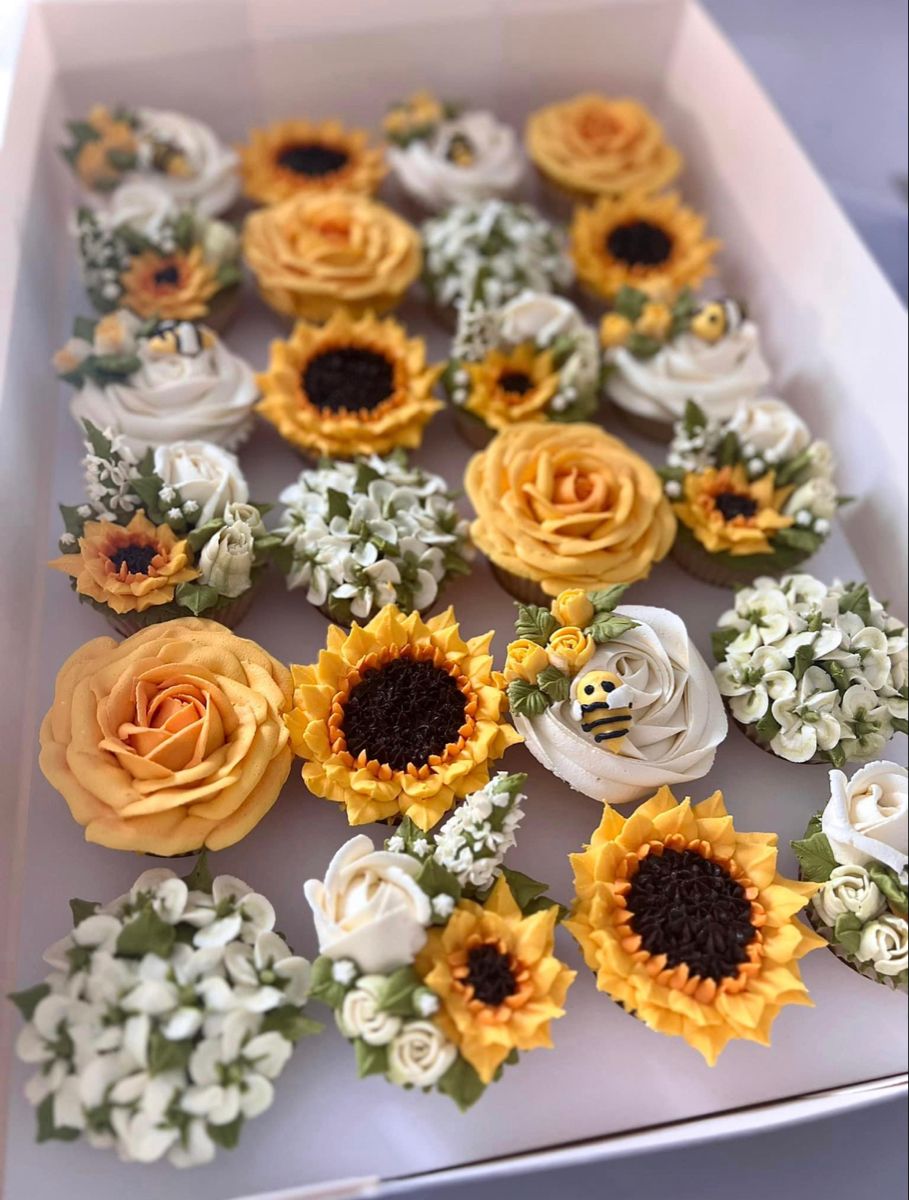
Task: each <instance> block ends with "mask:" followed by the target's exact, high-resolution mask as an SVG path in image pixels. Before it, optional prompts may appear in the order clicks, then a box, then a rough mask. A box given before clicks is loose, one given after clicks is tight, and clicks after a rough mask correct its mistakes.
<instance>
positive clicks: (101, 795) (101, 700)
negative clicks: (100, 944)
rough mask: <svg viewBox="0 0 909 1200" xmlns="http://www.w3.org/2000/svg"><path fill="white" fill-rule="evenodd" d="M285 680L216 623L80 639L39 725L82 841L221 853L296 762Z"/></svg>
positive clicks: (46, 761)
mask: <svg viewBox="0 0 909 1200" xmlns="http://www.w3.org/2000/svg"><path fill="white" fill-rule="evenodd" d="M290 699H291V681H290V673H289V671H287V669H286V668H285V667H283V666H282V665H281V664H280V663H279V662H277V661H276V660H275V659H273V658H272V657H271V655H270V654H268V653H267V652H266V651H265V650H263V649H262V648H261V647H260V646H257V645H256V643H255V642H251V641H248V640H247V639H245V638H239V637H237V636H236V635H235V634H233V633H231V632H230V631H229V630H227V629H225V628H224V626H223V625H219V624H218V623H217V622H216V621H204V620H200V619H198V618H196V617H188V618H185V619H183V620H179V621H168V622H166V623H164V624H162V625H153V626H151V627H150V628H148V629H143V630H142V631H141V633H137V634H134V636H133V637H130V638H127V639H126V641H124V642H122V643H119V644H118V643H116V642H115V641H113V639H112V638H106V637H103V638H95V640H94V641H91V642H87V643H86V644H85V645H84V646H82V647H81V648H80V649H79V650H77V651H76V652H75V654H73V655H72V656H71V657H70V658H69V660H68V661H67V662H66V663H64V665H63V667H61V669H60V673H59V674H58V676H57V685H56V690H55V694H54V703H53V706H52V707H51V709H50V711H49V712H48V714H47V716H46V717H45V718H44V721H43V723H42V725H41V758H40V763H41V769H42V771H43V772H44V774H45V776H46V777H47V779H48V780H49V782H50V783H51V784H53V786H54V787H55V788H56V789H57V790H58V791H59V792H61V793H62V795H63V797H64V799H65V800H66V802H67V804H68V805H69V808H70V812H71V813H72V815H73V817H74V818H75V819H76V821H78V822H79V824H80V825H82V826H83V827H84V828H85V837H86V840H87V841H89V842H96V843H98V844H99V845H102V846H109V847H111V848H112V849H115V850H135V851H140V852H145V853H147V854H161V855H174V854H187V853H190V852H192V851H195V850H199V849H200V848H201V847H203V846H207V847H208V848H209V849H211V850H220V849H222V848H223V847H225V846H230V845H232V844H233V843H234V842H237V841H239V840H240V838H242V837H244V836H245V835H246V834H247V833H249V831H250V830H251V829H252V828H253V826H254V825H256V824H257V823H258V822H259V821H260V820H261V818H262V817H263V816H265V814H266V813H267V812H268V810H269V809H270V808H271V806H272V805H273V804H274V802H275V800H276V799H277V798H278V793H279V792H280V790H281V788H282V786H283V784H284V781H285V780H286V779H287V775H288V772H289V771H290V765H291V760H292V758H293V754H292V751H291V748H290V746H289V744H288V734H287V730H286V729H285V726H284V721H283V713H284V711H285V710H286V709H287V708H288V707H289V704H290Z"/></svg>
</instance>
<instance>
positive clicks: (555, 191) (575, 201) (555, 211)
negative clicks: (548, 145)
mask: <svg viewBox="0 0 909 1200" xmlns="http://www.w3.org/2000/svg"><path fill="white" fill-rule="evenodd" d="M534 172H535V173H536V177H537V182H538V184H539V189H540V199H541V201H542V203H543V205H544V206H545V207H546V209H547V210H548V212H549V213H550V215H552V216H555V217H558V218H559V220H561V221H565V222H566V223H567V222H568V221H570V220H571V217H572V215H573V213H574V210H575V209H576V208H577V207H578V205H579V204H592V203H593V201H594V200H595V199H596V194H595V193H594V192H579V191H576V190H575V189H573V188H566V187H563V186H562V185H561V184H560V183H556V182H555V180H554V179H550V177H549V176H548V175H547V174H546V173H545V171H542V170H541V169H540V168H539V167H538V166H537V165H536V164H534Z"/></svg>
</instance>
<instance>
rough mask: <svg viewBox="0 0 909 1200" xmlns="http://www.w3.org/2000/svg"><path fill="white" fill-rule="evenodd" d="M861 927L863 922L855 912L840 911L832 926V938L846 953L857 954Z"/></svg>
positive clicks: (860, 938)
mask: <svg viewBox="0 0 909 1200" xmlns="http://www.w3.org/2000/svg"><path fill="white" fill-rule="evenodd" d="M863 928H864V924H863V922H862V921H861V920H860V919H859V918H858V917H857V916H856V915H855V913H840V915H839V916H838V917H837V919H836V924H835V925H834V926H833V937H834V940H835V941H836V943H837V945H839V946H842V948H843V949H844V950H845V951H846V952H847V953H848V954H857V953H858V948H859V943H860V942H861V940H862V929H863Z"/></svg>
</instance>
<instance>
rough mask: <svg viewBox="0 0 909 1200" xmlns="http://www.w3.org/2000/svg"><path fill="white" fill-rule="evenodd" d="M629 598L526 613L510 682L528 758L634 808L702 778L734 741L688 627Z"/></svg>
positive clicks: (565, 602)
mask: <svg viewBox="0 0 909 1200" xmlns="http://www.w3.org/2000/svg"><path fill="white" fill-rule="evenodd" d="M624 590H625V588H624V587H623V586H622V585H617V586H614V587H610V588H602V589H599V590H597V591H593V592H589V593H588V592H584V591H583V590H582V589H580V588H571V589H568V590H566V591H564V592H562V593H561V594H560V595H559V596H557V597H556V599H555V600H553V602H552V606H551V608H542V607H538V606H535V605H519V606H518V618H517V622H516V624H515V633H516V635H517V638H516V640H515V641H513V642H512V643H511V644H510V645H509V647H508V657H507V659H506V662H505V678H506V680H507V681H508V700H509V706H510V708H511V712H512V716H513V719H514V723H515V728H516V729H517V730H518V732H519V733H520V734H522V735H523V738H524V741H525V743H526V745H527V749H528V750H529V751H530V753H531V754H532V755H533V756H534V758H536V759H538V760H539V761H540V762H541V763H542V764H543V765H544V766H545V767H546V768H547V769H548V770H550V771H552V773H553V774H554V775H557V776H558V777H559V778H560V779H564V780H565V782H566V783H569V784H570V785H571V786H572V787H573V788H574V789H575V790H576V791H579V792H583V793H584V795H585V796H590V797H591V798H592V799H594V800H600V801H602V802H604V803H606V804H628V803H630V802H631V801H633V800H640V799H642V798H643V797H644V796H649V795H651V794H652V793H653V791H654V790H655V789H656V788H660V787H664V786H670V787H672V786H676V785H678V784H682V783H687V782H688V781H689V780H691V779H700V778H701V777H702V776H703V775H706V774H707V773H708V771H709V770H710V769H711V767H712V766H713V760H714V757H715V755H716V749H717V746H718V745H719V744H720V742H722V741H723V739H724V738H725V736H726V714H725V712H724V710H723V701H722V698H721V697H720V694H719V692H718V691H717V688H716V684H715V683H714V681H713V678H712V677H711V674H710V668H709V667H708V666H707V664H706V663H705V662H704V660H703V658H702V657H701V655H700V654H699V653H698V651H697V649H696V647H695V645H694V643H693V642H692V641H691V638H690V637H689V636H688V631H687V630H686V628H685V624H684V622H683V621H682V619H681V617H677V616H676V615H675V613H671V612H668V611H667V610H666V609H665V608H647V607H642V606H640V605H635V604H627V605H622V606H620V607H616V605H617V603H618V601H619V599H620V598H621V595H622V593H623V592H624Z"/></svg>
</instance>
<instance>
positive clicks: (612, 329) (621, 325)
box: [600, 313, 631, 350]
mask: <svg viewBox="0 0 909 1200" xmlns="http://www.w3.org/2000/svg"><path fill="white" fill-rule="evenodd" d="M630 333H631V322H630V321H629V320H628V318H627V317H623V316H622V314H621V313H607V314H606V316H605V317H604V318H603V319H602V321H601V322H600V341H601V342H602V344H603V345H604V346H605V347H606V348H607V350H608V349H610V348H611V347H613V346H624V345H625V343H626V342H627V341H628V337H629V335H630Z"/></svg>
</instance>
